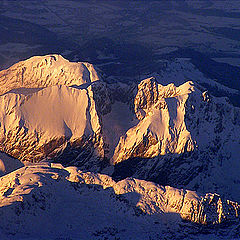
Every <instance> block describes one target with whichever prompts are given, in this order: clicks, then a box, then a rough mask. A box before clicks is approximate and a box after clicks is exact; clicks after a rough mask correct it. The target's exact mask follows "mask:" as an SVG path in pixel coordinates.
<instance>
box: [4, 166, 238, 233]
mask: <svg viewBox="0 0 240 240" xmlns="http://www.w3.org/2000/svg"><path fill="white" fill-rule="evenodd" d="M0 182H1V187H0V199H1V201H0V202H1V204H0V206H1V208H0V214H1V219H2V224H1V227H2V229H4V232H5V233H6V234H9V233H13V232H14V231H20V232H18V234H19V233H21V234H36V231H39V230H40V229H41V234H42V233H43V232H44V233H45V232H46V231H48V230H47V229H50V230H53V228H54V225H52V224H51V223H49V222H48V221H47V219H49V218H54V219H56V218H57V219H58V218H59V219H60V222H61V226H62V227H61V228H60V229H58V230H57V231H53V232H54V233H55V234H56V233H59V231H61V230H63V231H68V234H72V231H74V234H80V233H81V232H84V231H85V230H86V229H85V227H86V226H85V224H84V221H80V222H81V223H80V224H83V225H82V227H80V228H78V229H77V227H78V223H77V222H79V221H76V217H77V218H79V217H81V219H85V220H86V221H87V222H88V221H91V215H92V214H93V215H94V223H92V224H93V226H92V225H91V224H89V222H88V225H87V228H88V229H89V228H91V226H92V229H91V230H93V231H94V230H96V227H97V226H96V225H98V224H99V225H100V226H102V224H112V220H113V219H117V220H118V221H122V220H121V219H122V217H123V216H124V221H127V224H126V226H127V227H126V230H125V231H129V226H128V224H129V223H130V222H132V224H133V223H134V224H136V225H137V224H139V221H140V222H141V224H144V225H145V224H146V223H148V225H150V226H151V224H150V222H152V221H159V224H160V225H159V227H160V228H159V227H158V228H157V229H158V231H159V230H161V227H162V224H163V223H161V221H162V219H161V217H162V216H163V215H164V214H176V215H178V216H179V217H181V218H182V219H185V220H189V221H191V222H196V223H199V224H204V225H212V224H219V223H223V222H228V221H233V222H234V221H236V222H237V221H238V215H239V212H240V206H239V204H238V203H236V202H231V201H228V200H223V199H222V198H220V196H218V195H216V194H206V195H205V196H201V195H198V194H197V193H196V192H194V191H188V190H181V189H176V188H172V187H169V186H166V187H163V186H160V185H158V184H154V183H152V182H148V181H144V180H138V179H134V178H128V179H125V180H122V181H119V182H115V181H114V180H113V179H112V178H111V177H109V176H107V175H104V174H94V173H91V172H82V171H81V170H79V169H78V168H76V167H67V168H63V167H62V165H60V164H51V166H50V165H47V164H40V165H30V166H27V167H23V168H21V169H18V170H16V171H14V172H12V173H10V174H8V175H5V176H4V177H1V178H0ZM62 204H64V206H69V207H66V208H64V207H62V206H63V205H62ZM59 207H61V211H60V209H59ZM68 211H70V212H68ZM72 211H74V213H73V212H72ZM40 215H41V218H39V216H40ZM74 216H75V217H74ZM102 216H108V220H106V221H103V219H105V218H103V217H102ZM166 217H167V215H166ZM30 221H31V222H32V225H31V228H29V227H27V226H29V224H28V223H29V222H30ZM55 221H58V220H54V222H55ZM75 221H76V222H75ZM128 221H129V223H128ZM82 222H83V223H82ZM180 222H181V220H180V218H179V219H178V220H177V223H180ZM19 224H20V226H21V227H19ZM46 224H47V226H48V227H45V226H46ZM55 224H56V222H55ZM70 224H71V225H72V224H73V229H67V228H68V226H69V225H70ZM75 224H76V225H77V226H75ZM141 224H140V225H141ZM175 224H176V222H175ZM55 227H56V225H55ZM98 227H99V226H98ZM16 228H17V229H18V230H17V229H16ZM62 228H63V229H62ZM75 228H76V229H75ZM94 228H95V229H94ZM50 232H51V231H50ZM150 232H151V231H150ZM39 234H40V232H39Z"/></svg>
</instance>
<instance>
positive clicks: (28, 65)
mask: <svg viewBox="0 0 240 240" xmlns="http://www.w3.org/2000/svg"><path fill="white" fill-rule="evenodd" d="M99 78H100V77H99V75H98V74H97V72H96V70H95V69H94V67H93V65H92V64H89V63H86V62H78V63H73V62H69V61H68V60H66V59H64V58H63V57H62V56H60V55H56V54H53V55H47V56H44V57H42V56H35V57H31V58H29V59H27V60H25V61H21V62H19V63H16V64H14V65H13V66H12V67H10V68H8V69H6V70H3V71H1V72H0V83H1V89H0V94H3V93H6V92H8V91H10V90H13V89H14V92H15V91H17V92H19V93H23V94H24V93H25V91H24V89H25V88H27V89H28V91H27V93H28V92H29V91H30V90H31V88H33V89H36V88H44V87H49V86H54V85H67V86H70V85H81V84H84V83H91V82H94V81H97V80H99Z"/></svg>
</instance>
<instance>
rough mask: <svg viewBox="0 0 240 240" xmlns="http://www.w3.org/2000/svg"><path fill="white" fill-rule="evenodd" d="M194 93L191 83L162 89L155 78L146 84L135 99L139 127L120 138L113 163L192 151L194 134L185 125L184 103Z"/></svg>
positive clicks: (145, 82)
mask: <svg viewBox="0 0 240 240" xmlns="http://www.w3.org/2000/svg"><path fill="white" fill-rule="evenodd" d="M193 91H194V88H193V86H192V84H191V82H187V83H185V84H183V85H181V86H180V87H176V86H174V85H173V84H169V85H167V86H162V85H160V84H157V82H156V81H155V80H154V79H152V78H150V79H146V80H143V81H142V82H141V83H140V84H139V85H138V90H137V94H136V96H135V99H134V111H135V114H136V117H137V119H138V120H139V123H138V124H137V125H136V126H134V127H133V128H131V129H129V130H128V131H127V132H126V134H125V135H123V136H122V137H121V139H120V141H119V144H118V146H117V147H116V150H115V153H114V156H113V160H114V163H115V164H116V163H118V162H121V161H123V160H125V159H129V158H133V157H141V158H151V157H155V156H158V155H164V154H166V153H178V154H179V153H182V152H184V150H187V151H191V150H193V148H194V147H193V142H192V139H191V134H190V132H189V131H188V130H187V128H186V125H185V122H184V115H185V103H186V100H187V99H188V95H189V94H191V93H192V92H193Z"/></svg>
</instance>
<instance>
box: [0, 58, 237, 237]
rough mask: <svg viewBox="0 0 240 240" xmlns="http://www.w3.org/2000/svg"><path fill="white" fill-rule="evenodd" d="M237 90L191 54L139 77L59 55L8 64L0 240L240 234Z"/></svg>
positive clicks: (2, 77)
mask: <svg viewBox="0 0 240 240" xmlns="http://www.w3.org/2000/svg"><path fill="white" fill-rule="evenodd" d="M179 66H184V67H183V68H182V67H181V72H182V73H183V72H184V71H185V75H181V74H176V71H178V68H179ZM169 69H170V70H169ZM183 69H184V70H183ZM174 71H175V72H174ZM190 75H191V81H188V79H189V77H186V76H190ZM177 76H178V78H177ZM166 83H167V84H166ZM206 83H207V84H208V86H211V87H209V89H211V91H207V90H208V88H207V87H206ZM216 89H218V92H221V93H222V94H221V96H219V94H214V93H216ZM237 92H238V91H237V90H234V89H231V88H228V87H226V86H224V85H222V84H221V83H219V82H216V81H214V80H211V79H207V78H206V77H205V75H204V74H203V73H202V72H201V69H199V68H196V67H194V66H193V64H192V63H190V62H189V60H187V59H178V60H175V61H174V62H168V65H167V70H166V71H165V72H164V73H162V74H157V75H155V76H154V77H148V78H146V79H143V80H142V81H131V82H130V83H129V82H128V83H126V82H124V81H122V82H121V81H118V80H115V81H114V80H109V79H107V80H106V77H105V75H104V74H103V73H102V72H101V71H100V70H99V69H98V68H97V67H94V66H93V65H92V64H90V63H87V62H69V61H68V60H66V59H64V58H63V57H62V56H61V55H57V54H53V55H46V56H35V57H31V58H29V59H27V60H25V61H21V62H19V63H16V64H14V65H13V66H11V67H9V68H8V69H6V70H2V71H1V72H0V151H1V153H0V160H1V161H0V174H1V176H2V177H1V178H0V199H1V200H0V205H1V207H0V219H1V224H0V239H3V240H4V239H13V240H17V239H62V240H63V239H64V240H65V239H69V240H70V239H74V240H75V239H134V240H135V239H149V240H150V239H174V240H175V239H179V240H180V239H240V223H239V214H240V204H238V202H240V191H239V189H240V176H239V169H240V109H239V106H237V104H233V101H232V96H233V95H234V94H236V93H237Z"/></svg>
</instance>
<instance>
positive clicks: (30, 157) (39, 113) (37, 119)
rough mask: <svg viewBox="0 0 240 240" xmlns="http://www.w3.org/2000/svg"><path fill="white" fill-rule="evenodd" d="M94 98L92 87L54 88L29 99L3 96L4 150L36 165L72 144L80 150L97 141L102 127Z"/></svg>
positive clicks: (1, 133) (0, 102) (0, 117)
mask: <svg viewBox="0 0 240 240" xmlns="http://www.w3.org/2000/svg"><path fill="white" fill-rule="evenodd" d="M91 95H92V92H91V86H90V87H89V88H87V89H75V88H70V87H67V86H52V87H47V88H44V89H42V90H39V91H38V92H35V93H33V94H30V95H27V96H26V95H22V94H15V93H8V94H5V95H2V96H0V109H1V111H0V112H1V113H0V123H1V125H0V129H1V131H0V142H1V145H0V149H1V150H2V151H4V152H7V153H9V154H11V155H12V156H14V157H16V158H18V159H19V160H21V161H30V162H32V161H34V162H36V161H39V160H42V159H44V158H47V157H48V158H49V157H54V156H55V155H56V154H57V152H59V151H61V150H62V149H63V148H64V146H65V144H67V142H69V141H70V142H71V144H77V145H78V147H80V146H81V144H82V145H83V144H85V141H87V140H89V137H90V138H91V141H93V140H94V139H93V138H94V137H97V136H98V135H99V133H100V130H101V126H100V124H99V118H98V116H97V112H96V109H95V102H94V101H93V100H92V96H91ZM100 144H101V143H99V146H96V151H97V148H98V147H100ZM93 150H94V149H93ZM99 154H100V153H99Z"/></svg>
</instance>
